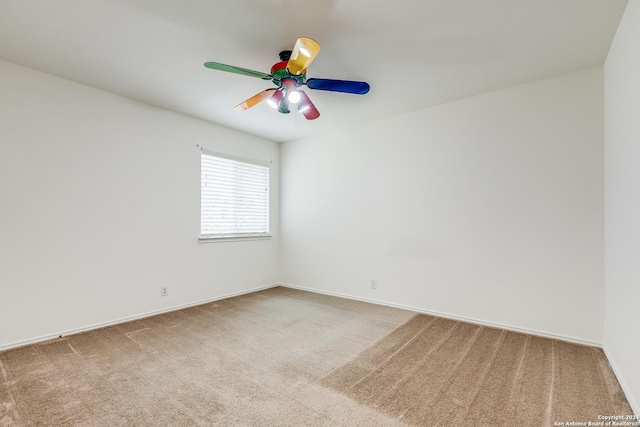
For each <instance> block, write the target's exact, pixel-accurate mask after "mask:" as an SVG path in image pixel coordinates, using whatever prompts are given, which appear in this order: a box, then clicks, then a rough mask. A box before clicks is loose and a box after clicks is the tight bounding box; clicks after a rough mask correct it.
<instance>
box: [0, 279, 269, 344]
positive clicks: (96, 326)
mask: <svg viewBox="0 0 640 427" xmlns="http://www.w3.org/2000/svg"><path fill="white" fill-rule="evenodd" d="M277 286H280V285H279V284H272V285H267V286H261V287H258V288H252V289H248V290H245V291H240V292H233V293H230V294H226V295H221V296H217V297H214V298H208V299H203V300H199V301H194V302H190V303H187V304H180V305H175V306H171V307H167V308H163V309H160V310H154V311H149V312H147V313H142V314H137V315H135V316H128V317H123V318H120V319H116V320H111V321H108V322H103V323H96V324H93V325H89V326H84V327H82V328H77V329H70V330H66V331H61V332H58V333H55V334H50V335H43V336H40V337H37V338H33V339H29V340H24V341H18V342H14V343H10V344H5V345H0V351H5V350H9V349H12V348H17V347H24V346H25V345H30V344H37V343H40V342H44V341H49V340H52V339H56V338H60V337H64V336H68V335H73V334H79V333H81V332H87V331H92V330H94V329H100V328H105V327H107V326H113V325H117V324H120V323H125V322H131V321H132V320H139V319H144V318H145V317H151V316H157V315H158V314H164V313H170V312H172V311H177V310H182V309H185V308H189V307H195V306H198V305H202V304H207V303H210V302H214V301H220V300H223V299H227V298H232V297H237V296H240V295H245V294H251V293H254V292H258V291H263V290H265V289H271V288H275V287H277Z"/></svg>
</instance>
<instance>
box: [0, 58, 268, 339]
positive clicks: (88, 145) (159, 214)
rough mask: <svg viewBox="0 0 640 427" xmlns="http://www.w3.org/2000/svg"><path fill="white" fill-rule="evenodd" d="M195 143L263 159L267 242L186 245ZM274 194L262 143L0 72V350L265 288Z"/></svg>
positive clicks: (195, 205)
mask: <svg viewBox="0 0 640 427" xmlns="http://www.w3.org/2000/svg"><path fill="white" fill-rule="evenodd" d="M196 144H200V145H201V146H203V147H205V148H208V149H211V150H215V151H221V152H227V153H230V154H235V155H240V156H245V157H251V158H258V159H263V160H271V161H273V167H272V169H271V170H272V185H271V188H272V208H273V209H272V212H273V215H272V230H273V232H274V238H273V239H271V240H267V241H251V242H234V243H215V244H198V243H197V237H198V232H199V209H200V206H199V203H200V193H199V188H200V187H199V186H200V157H199V151H198V149H197V147H196ZM278 187H279V146H278V145H277V144H276V143H273V142H270V141H266V140H263V139H260V138H256V137H253V136H249V135H246V134H242V133H238V132H235V131H232V130H229V129H226V128H222V127H219V126H215V125H213V124H211V123H206V122H203V121H199V120H195V119H192V118H188V117H185V116H182V115H179V114H176V113H172V112H168V111H164V110H161V109H157V108H154V107H151V106H149V105H146V104H142V103H139V102H135V101H132V100H128V99H125V98H122V97H119V96H116V95H113V94H109V93H106V92H102V91H98V90H95V89H92V88H89V87H86V86H82V85H79V84H76V83H73V82H70V81H67V80H63V79H59V78H57V77H54V76H51V75H47V74H43V73H39V72H36V71H33V70H30V69H27V68H22V67H19V66H16V65H13V64H10V63H7V62H2V61H0V349H1V348H3V347H5V348H6V347H9V346H13V345H16V344H19V343H23V342H27V341H30V340H35V339H38V338H42V337H47V336H51V335H54V334H59V333H64V332H66V331H71V330H75V329H78V328H85V327H89V326H92V325H96V324H100V323H103V322H111V321H114V320H118V319H122V318H126V317H129V316H138V315H141V314H144V313H149V312H153V311H157V310H164V309H168V308H169V307H174V306H178V305H182V304H190V303H194V302H197V301H201V300H206V299H211V298H216V297H220V296H223V295H227V294H232V293H236V292H243V291H247V290H249V289H252V288H256V287H262V286H266V285H270V284H273V283H277V281H278V279H279V277H278V276H279V271H278V269H279V267H278V263H279V260H278V258H279V252H278V248H279V242H278V236H279V230H278V227H279V212H278V210H279V191H278ZM160 285H167V286H168V287H169V296H168V297H160Z"/></svg>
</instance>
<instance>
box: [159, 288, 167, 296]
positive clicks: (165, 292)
mask: <svg viewBox="0 0 640 427" xmlns="http://www.w3.org/2000/svg"><path fill="white" fill-rule="evenodd" d="M167 295H169V288H168V287H167V286H160V296H161V297H166V296H167Z"/></svg>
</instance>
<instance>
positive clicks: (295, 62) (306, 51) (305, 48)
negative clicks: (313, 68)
mask: <svg viewBox="0 0 640 427" xmlns="http://www.w3.org/2000/svg"><path fill="white" fill-rule="evenodd" d="M318 52H320V44H319V43H318V42H317V41H315V40H313V39H310V38H309V37H300V38H299V39H298V40H297V41H296V44H295V46H294V47H293V51H291V57H290V58H289V63H288V64H287V68H288V69H289V72H290V73H291V74H293V75H294V76H299V75H300V74H304V72H305V71H306V70H307V68H308V67H309V65H311V62H313V59H314V58H315V57H316V55H317V54H318Z"/></svg>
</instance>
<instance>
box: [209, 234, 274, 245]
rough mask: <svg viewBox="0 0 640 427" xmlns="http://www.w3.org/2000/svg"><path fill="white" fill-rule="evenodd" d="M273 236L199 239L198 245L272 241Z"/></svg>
mask: <svg viewBox="0 0 640 427" xmlns="http://www.w3.org/2000/svg"><path fill="white" fill-rule="evenodd" d="M271 237H272V236H271V234H264V235H259V236H223V237H199V238H198V243H222V242H245V241H251V240H270V239H271Z"/></svg>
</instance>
